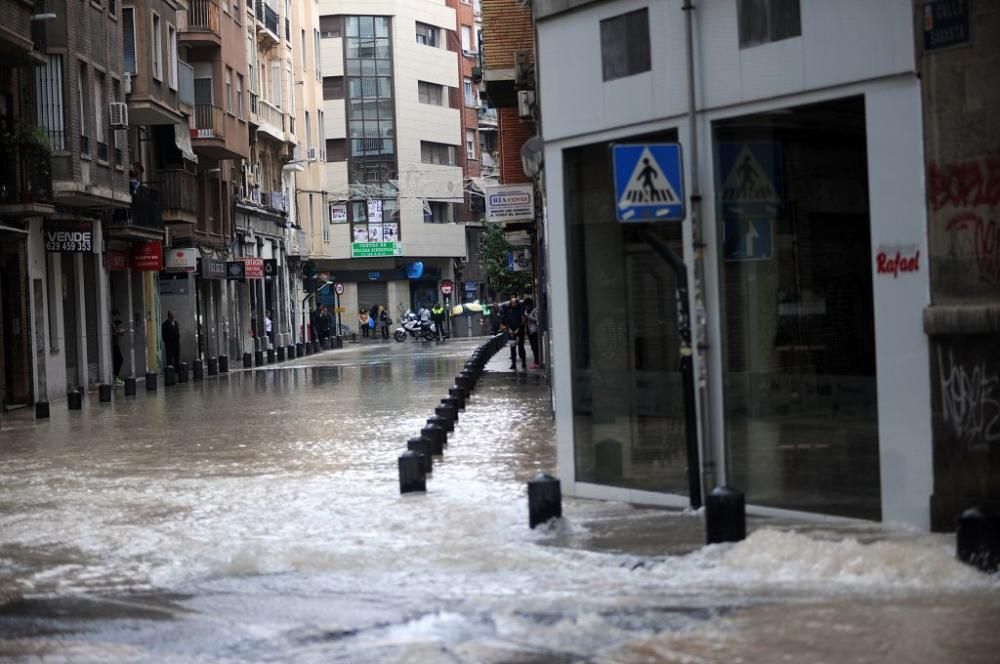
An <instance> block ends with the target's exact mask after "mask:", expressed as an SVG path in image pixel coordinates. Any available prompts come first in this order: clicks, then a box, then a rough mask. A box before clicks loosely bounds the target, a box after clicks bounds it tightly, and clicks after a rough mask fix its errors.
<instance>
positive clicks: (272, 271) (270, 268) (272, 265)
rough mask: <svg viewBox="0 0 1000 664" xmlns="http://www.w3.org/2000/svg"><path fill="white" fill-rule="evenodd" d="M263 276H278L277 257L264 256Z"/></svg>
mask: <svg viewBox="0 0 1000 664" xmlns="http://www.w3.org/2000/svg"><path fill="white" fill-rule="evenodd" d="M264 276H265V277H267V278H268V279H270V278H271V277H276V276H278V259H277V258H265V259H264Z"/></svg>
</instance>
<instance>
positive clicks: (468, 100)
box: [463, 78, 479, 108]
mask: <svg viewBox="0 0 1000 664" xmlns="http://www.w3.org/2000/svg"><path fill="white" fill-rule="evenodd" d="M463 89H464V91H465V105H466V106H468V107H469V108H477V107H478V106H479V100H478V99H477V95H476V88H475V87H474V86H473V85H472V79H471V78H467V79H465V81H464V84H463Z"/></svg>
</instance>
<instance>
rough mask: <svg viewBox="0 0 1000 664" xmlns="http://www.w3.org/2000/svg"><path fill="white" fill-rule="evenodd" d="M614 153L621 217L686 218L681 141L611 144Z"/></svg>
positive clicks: (637, 219)
mask: <svg viewBox="0 0 1000 664" xmlns="http://www.w3.org/2000/svg"><path fill="white" fill-rule="evenodd" d="M611 154H612V163H613V166H614V179H615V216H616V218H617V219H618V221H620V222H622V223H638V222H646V221H681V220H683V219H684V217H685V214H686V210H685V205H684V177H683V173H684V169H683V164H682V163H681V146H680V145H679V144H677V143H636V144H619V145H614V146H612V148H611Z"/></svg>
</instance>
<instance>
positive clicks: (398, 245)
mask: <svg viewBox="0 0 1000 664" xmlns="http://www.w3.org/2000/svg"><path fill="white" fill-rule="evenodd" d="M402 255H403V243H402V242H352V243H351V258H378V257H380V256H402Z"/></svg>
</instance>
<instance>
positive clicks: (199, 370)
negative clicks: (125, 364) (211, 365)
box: [126, 360, 205, 380]
mask: <svg viewBox="0 0 1000 664" xmlns="http://www.w3.org/2000/svg"><path fill="white" fill-rule="evenodd" d="M204 378H205V365H204V364H202V362H201V360H195V361H194V362H192V363H191V379H192V380H203V379H204ZM126 380H127V379H126Z"/></svg>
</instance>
